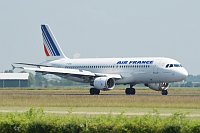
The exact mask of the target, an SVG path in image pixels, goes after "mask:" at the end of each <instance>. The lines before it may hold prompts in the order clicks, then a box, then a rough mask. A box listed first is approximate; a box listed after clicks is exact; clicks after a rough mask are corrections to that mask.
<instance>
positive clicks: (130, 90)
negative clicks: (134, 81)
mask: <svg viewBox="0 0 200 133" xmlns="http://www.w3.org/2000/svg"><path fill="white" fill-rule="evenodd" d="M125 93H126V95H135V88H126V90H125Z"/></svg>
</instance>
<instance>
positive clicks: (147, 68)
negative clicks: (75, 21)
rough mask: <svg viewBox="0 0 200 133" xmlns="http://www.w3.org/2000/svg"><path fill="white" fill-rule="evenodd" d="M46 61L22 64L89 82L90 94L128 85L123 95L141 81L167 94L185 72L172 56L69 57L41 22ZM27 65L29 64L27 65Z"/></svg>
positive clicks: (129, 92) (27, 68)
mask: <svg viewBox="0 0 200 133" xmlns="http://www.w3.org/2000/svg"><path fill="white" fill-rule="evenodd" d="M41 30H42V37H43V46H44V53H45V55H46V61H45V62H43V63H40V64H31V63H15V64H18V65H23V66H24V65H25V67H20V68H21V69H24V70H30V71H35V72H39V73H42V74H54V75H57V76H59V77H62V78H66V79H69V80H72V81H76V82H83V83H88V84H90V86H91V88H90V95H99V94H100V91H109V90H112V89H114V87H115V85H119V84H123V85H130V87H129V88H126V89H125V94H126V95H135V93H136V91H135V88H134V86H135V85H136V84H144V85H145V86H147V87H149V88H150V89H152V90H155V91H161V94H162V95H168V88H169V84H170V83H172V82H179V81H182V80H184V79H185V78H186V77H187V76H188V72H187V70H186V69H185V68H184V67H183V66H182V65H181V64H180V63H179V62H178V61H176V60H174V59H171V58H166V57H137V58H85V59H84V58H82V59H81V58H80V59H70V58H68V57H67V56H65V54H64V53H63V51H62V49H61V47H60V45H59V44H58V42H57V40H56V38H55V37H54V35H53V33H52V31H51V29H50V27H49V26H48V25H47V24H42V25H41ZM30 66H31V67H30Z"/></svg>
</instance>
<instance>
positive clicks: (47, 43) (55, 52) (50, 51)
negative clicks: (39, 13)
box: [41, 24, 67, 60]
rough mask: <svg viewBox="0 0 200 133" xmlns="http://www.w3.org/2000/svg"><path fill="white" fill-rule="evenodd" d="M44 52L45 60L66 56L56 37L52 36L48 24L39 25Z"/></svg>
mask: <svg viewBox="0 0 200 133" xmlns="http://www.w3.org/2000/svg"><path fill="white" fill-rule="evenodd" d="M41 30H42V37H43V45H44V52H45V54H46V57H47V60H57V59H60V58H67V57H66V56H65V55H64V53H63V52H62V49H61V48H60V46H59V44H58V42H57V41H56V38H55V37H54V35H53V33H52V32H51V29H50V27H49V26H48V25H46V24H45V25H41Z"/></svg>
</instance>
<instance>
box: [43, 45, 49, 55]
mask: <svg viewBox="0 0 200 133" xmlns="http://www.w3.org/2000/svg"><path fill="white" fill-rule="evenodd" d="M44 51H45V54H46V56H50V55H49V52H48V51H47V48H46V47H45V45H44Z"/></svg>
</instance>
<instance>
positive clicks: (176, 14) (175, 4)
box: [0, 0, 200, 75]
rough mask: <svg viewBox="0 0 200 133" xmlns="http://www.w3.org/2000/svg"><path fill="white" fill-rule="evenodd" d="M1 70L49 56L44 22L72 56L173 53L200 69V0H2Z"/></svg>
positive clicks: (198, 71)
mask: <svg viewBox="0 0 200 133" xmlns="http://www.w3.org/2000/svg"><path fill="white" fill-rule="evenodd" d="M0 2H1V4H0V17H1V18H0V46H1V47H0V59H1V64H0V72H3V71H4V70H7V69H11V64H12V63H14V62H26V63H40V62H43V61H44V60H45V54H44V51H43V45H42V35H41V30H40V25H41V24H49V26H50V27H51V30H52V31H53V33H54V35H55V37H56V39H57V41H58V43H59V44H60V46H61V48H62V50H63V51H64V53H65V55H66V56H68V57H70V58H97V57H98V58H101V57H103V58H105V57H169V58H173V59H176V60H178V61H179V62H181V64H182V65H183V66H184V67H185V68H186V69H187V70H188V72H189V74H194V75H197V74H200V8H199V5H200V1H199V0H190V1H189V0H165V1H163V0H57V1H55V0H32V1H31V0H16V1H11V0H6V1H5V0H0Z"/></svg>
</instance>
